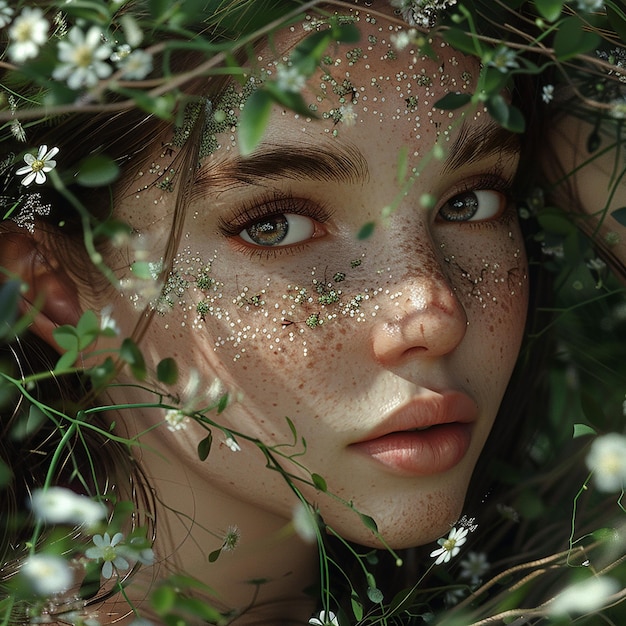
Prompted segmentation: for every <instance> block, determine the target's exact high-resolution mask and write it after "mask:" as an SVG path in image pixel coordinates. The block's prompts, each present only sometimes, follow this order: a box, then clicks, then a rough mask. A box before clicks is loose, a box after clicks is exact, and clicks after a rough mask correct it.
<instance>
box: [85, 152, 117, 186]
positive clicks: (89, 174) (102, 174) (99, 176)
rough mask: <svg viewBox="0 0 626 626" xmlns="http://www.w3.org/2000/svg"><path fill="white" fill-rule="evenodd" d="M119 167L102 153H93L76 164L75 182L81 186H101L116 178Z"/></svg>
mask: <svg viewBox="0 0 626 626" xmlns="http://www.w3.org/2000/svg"><path fill="white" fill-rule="evenodd" d="M119 173H120V168H119V167H118V165H117V163H116V162H115V161H114V160H113V159H111V158H109V157H108V156H106V155H104V154H94V155H93V156H89V157H87V158H86V159H83V160H82V161H81V162H80V163H79V165H78V173H77V175H76V182H77V183H78V184H79V185H82V186H83V187H103V186H104V185H110V184H111V183H112V182H113V181H114V180H116V179H117V177H118V176H119Z"/></svg>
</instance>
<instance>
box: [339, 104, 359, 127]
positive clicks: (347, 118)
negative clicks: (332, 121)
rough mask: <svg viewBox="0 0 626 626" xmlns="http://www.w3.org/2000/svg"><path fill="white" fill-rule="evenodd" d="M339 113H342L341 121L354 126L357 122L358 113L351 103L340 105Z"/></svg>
mask: <svg viewBox="0 0 626 626" xmlns="http://www.w3.org/2000/svg"><path fill="white" fill-rule="evenodd" d="M339 113H341V121H342V122H343V123H344V124H345V125H346V126H354V125H355V124H356V120H357V114H356V112H355V110H354V107H353V106H352V105H351V104H345V105H342V106H340V107H339Z"/></svg>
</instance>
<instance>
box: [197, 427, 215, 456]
mask: <svg viewBox="0 0 626 626" xmlns="http://www.w3.org/2000/svg"><path fill="white" fill-rule="evenodd" d="M212 443H213V435H212V434H211V433H210V432H209V434H208V435H207V436H206V437H205V438H204V439H203V440H202V441H201V442H200V443H199V444H198V458H199V459H200V460H201V461H206V460H207V458H208V457H209V452H211V444H212Z"/></svg>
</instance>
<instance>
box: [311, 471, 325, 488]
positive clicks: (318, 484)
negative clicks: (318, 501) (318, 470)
mask: <svg viewBox="0 0 626 626" xmlns="http://www.w3.org/2000/svg"><path fill="white" fill-rule="evenodd" d="M311 480H312V481H313V484H314V485H315V488H316V489H319V491H323V492H326V491H328V486H327V485H326V481H325V480H324V479H323V478H322V477H321V476H320V475H319V474H311Z"/></svg>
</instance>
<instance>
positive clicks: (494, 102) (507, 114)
mask: <svg viewBox="0 0 626 626" xmlns="http://www.w3.org/2000/svg"><path fill="white" fill-rule="evenodd" d="M486 106H487V110H488V111H489V114H490V115H491V117H493V119H494V120H495V121H496V122H498V124H500V125H501V126H503V127H504V128H506V129H507V130H510V131H512V132H514V133H521V132H524V128H525V126H526V124H525V120H524V116H523V115H522V113H521V111H520V110H519V109H518V108H516V107H514V106H513V105H510V104H509V103H508V102H507V101H506V100H505V99H504V97H503V96H501V95H500V94H496V95H494V96H491V97H490V98H489V99H488V100H487V102H486Z"/></svg>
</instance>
